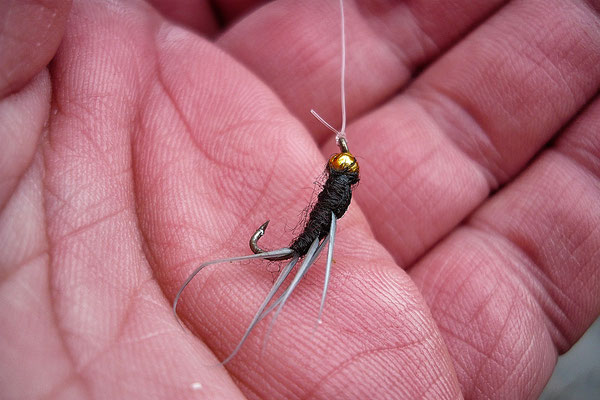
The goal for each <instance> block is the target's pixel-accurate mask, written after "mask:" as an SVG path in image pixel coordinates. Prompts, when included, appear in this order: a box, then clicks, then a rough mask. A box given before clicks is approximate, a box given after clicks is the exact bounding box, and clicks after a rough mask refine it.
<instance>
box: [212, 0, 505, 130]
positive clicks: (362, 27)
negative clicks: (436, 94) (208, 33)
mask: <svg viewBox="0 0 600 400" xmlns="http://www.w3.org/2000/svg"><path fill="white" fill-rule="evenodd" d="M502 3H504V1H502V0H493V1H485V2H477V4H474V2H472V1H466V0H456V1H452V2H451V3H450V2H448V1H429V0H419V1H411V2H380V1H365V2H358V3H354V2H346V5H345V16H346V35H347V64H348V67H347V76H346V77H347V79H346V80H347V85H346V86H347V90H346V95H347V105H348V117H349V118H350V119H352V118H353V117H354V116H357V115H360V114H361V113H363V112H365V111H366V110H369V109H371V108H373V107H375V106H377V105H379V104H381V102H383V101H384V100H385V99H387V98H389V97H390V96H391V95H393V94H394V93H396V92H397V91H398V90H399V89H400V88H401V87H402V86H404V85H405V84H406V82H407V81H408V80H409V79H410V78H411V76H412V74H413V73H415V71H416V70H417V69H418V68H419V67H420V66H422V65H424V64H426V63H427V62H428V61H430V60H432V59H433V58H435V57H436V56H437V55H438V54H439V53H440V52H441V51H443V50H444V49H445V48H447V47H448V46H450V45H451V44H452V43H453V42H454V41H455V40H457V39H458V38H460V37H461V36H462V35H464V34H466V33H467V32H468V31H469V30H470V29H471V28H472V27H473V26H475V25H476V24H477V23H479V22H480V21H481V20H483V19H484V18H485V17H486V16H488V15H489V14H490V13H492V12H493V11H494V10H495V9H497V8H498V7H499V6H500V5H501V4H502ZM449 21H451V23H449ZM218 44H219V45H220V46H221V47H222V48H224V49H225V50H226V51H227V52H229V53H230V54H232V55H233V56H234V57H235V58H236V59H238V60H240V61H241V62H243V63H244V64H245V65H246V66H248V67H249V68H250V69H252V70H253V71H254V72H255V73H256V74H257V75H258V76H259V77H261V78H262V79H263V80H264V81H265V82H267V83H268V84H269V86H270V87H272V88H273V89H274V90H275V91H276V92H277V93H278V94H279V96H280V97H281V98H282V99H283V101H284V103H285V104H286V106H287V107H288V108H289V109H290V110H291V111H292V112H293V113H294V114H295V115H296V116H297V117H298V118H299V119H300V120H301V121H302V122H303V123H304V124H305V126H307V127H309V129H310V131H311V132H313V133H314V134H315V137H316V138H317V140H318V141H320V142H321V141H323V140H324V139H325V138H327V137H329V135H330V133H329V132H328V131H327V129H325V128H324V127H323V126H322V125H321V124H319V123H317V122H315V121H314V119H313V118H312V116H311V115H310V113H309V110H310V109H311V108H313V109H315V110H317V112H318V113H319V114H320V115H322V116H323V117H324V118H325V119H326V120H327V121H329V122H330V123H332V124H334V125H336V126H339V121H340V106H339V104H340V10H339V4H338V2H336V1H329V2H322V1H310V2H306V1H303V2H297V1H278V2H273V3H270V4H269V5H267V6H265V7H262V8H260V9H259V10H257V11H256V12H254V13H253V14H251V15H249V16H248V17H246V18H244V19H243V20H242V21H240V22H239V23H238V24H236V25H235V26H234V27H232V28H231V29H230V30H229V31H227V32H226V33H225V34H224V35H223V36H222V37H221V38H220V39H219V40H218Z"/></svg>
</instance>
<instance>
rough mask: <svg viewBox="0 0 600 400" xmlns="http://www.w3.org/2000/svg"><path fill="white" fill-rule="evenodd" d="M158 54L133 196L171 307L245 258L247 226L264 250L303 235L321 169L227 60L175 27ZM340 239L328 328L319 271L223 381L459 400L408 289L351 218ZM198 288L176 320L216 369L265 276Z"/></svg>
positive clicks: (264, 96) (281, 112)
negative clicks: (303, 214)
mask: <svg viewBox="0 0 600 400" xmlns="http://www.w3.org/2000/svg"><path fill="white" fill-rule="evenodd" d="M157 42H158V44H159V47H158V49H159V51H158V54H159V59H158V72H157V73H156V74H155V76H156V77H157V80H156V81H155V82H153V84H152V85H151V90H150V91H149V92H148V95H147V96H146V98H147V99H149V101H147V102H146V103H145V104H144V105H143V107H141V109H142V110H143V112H142V113H141V114H140V120H141V127H142V128H141V130H140V131H139V134H138V135H136V140H135V143H134V147H133V151H134V153H135V154H136V166H135V170H136V188H137V191H138V192H137V193H138V196H139V197H140V198H143V199H145V202H144V203H142V204H141V205H140V207H139V208H138V213H139V214H138V215H139V217H140V224H141V226H142V227H143V229H144V237H145V238H146V243H147V245H148V249H149V251H150V252H151V254H153V260H154V261H155V263H154V264H153V265H154V268H155V276H156V277H157V279H158V280H159V281H160V282H162V283H163V285H164V286H163V287H164V290H165V292H166V293H169V297H171V298H172V296H174V295H175V293H176V292H177V289H178V287H179V286H180V284H181V283H182V282H183V281H184V279H185V276H186V275H188V274H189V272H190V271H192V270H194V269H195V268H196V267H197V266H198V265H199V264H200V263H201V262H202V261H207V260H209V259H213V258H218V257H227V256H235V255H243V254H247V252H248V251H249V250H248V248H247V246H248V244H247V243H248V238H249V237H250V235H251V233H252V232H254V230H255V228H256V226H255V224H256V225H259V224H260V223H262V222H264V220H266V219H268V217H272V219H271V224H270V228H269V229H270V232H269V235H267V236H268V237H267V238H265V239H264V240H265V244H267V245H268V246H269V248H275V246H276V243H279V245H281V242H283V243H287V242H289V240H290V239H291V237H289V235H285V236H283V235H282V231H283V228H284V226H285V225H286V224H287V225H288V226H289V225H290V224H295V223H296V222H297V218H298V213H299V211H301V210H302V209H304V208H305V207H306V202H307V199H308V198H309V197H310V193H311V188H310V186H309V184H308V182H311V181H312V180H313V179H314V176H315V175H318V174H319V172H320V171H322V170H323V168H324V165H325V160H323V158H322V157H321V155H320V153H319V150H318V149H317V147H316V146H315V145H314V142H313V140H312V138H311V137H310V136H309V134H308V133H307V132H305V131H304V130H303V129H302V128H301V126H299V124H298V123H297V121H296V120H295V119H294V118H292V117H291V116H290V115H289V114H288V113H287V111H286V110H285V108H284V106H283V105H282V104H281V103H280V102H279V101H278V100H277V98H276V96H275V95H274V94H273V93H271V92H270V91H269V90H268V89H267V88H266V87H265V86H264V85H263V84H261V83H260V82H259V81H258V80H256V79H255V78H254V76H253V75H252V74H251V73H250V72H248V71H246V70H244V69H242V68H241V67H240V65H238V64H237V63H235V62H233V60H232V59H231V58H230V57H228V56H226V55H225V54H224V53H222V52H221V51H219V50H217V49H216V48H214V47H212V46H211V45H210V44H208V43H206V42H203V41H199V40H196V39H195V38H193V37H191V36H190V35H189V34H187V33H185V32H182V31H181V30H179V29H176V28H165V29H164V30H162V31H161V32H160V34H159V39H158V40H157ZM182 58H185V59H186V60H187V62H186V63H181V62H179V61H178V60H181V59H182ZM198 110H202V112H198ZM157 182H160V185H158V184H157ZM259 221H260V222H259ZM338 226H339V227H340V232H339V235H338V236H337V240H336V246H339V247H338V249H337V250H336V253H335V254H336V261H337V262H336V267H335V270H336V271H335V272H334V273H332V276H331V280H330V289H329V297H328V299H330V301H329V302H328V307H327V313H328V314H327V323H325V324H323V325H322V326H321V327H320V328H319V331H318V332H317V334H316V336H314V337H313V336H312V335H311V332H312V331H313V327H314V323H315V321H316V318H317V317H318V305H319V299H320V296H321V288H322V287H323V275H322V273H321V274H319V273H317V272H318V271H319V269H318V268H313V269H312V270H311V272H310V273H309V274H307V276H306V278H305V280H303V282H302V284H301V285H299V287H298V291H296V292H294V294H293V295H292V296H291V297H290V299H289V301H288V303H287V304H286V308H285V311H284V312H283V313H282V314H281V316H280V318H279V319H278V321H277V324H276V326H275V328H274V330H273V336H272V337H271V340H270V342H269V343H270V345H269V347H268V348H267V349H266V350H265V353H264V355H263V356H262V357H261V356H260V349H261V343H262V337H263V335H264V334H265V329H266V325H267V324H265V323H263V324H259V325H258V326H257V327H256V328H255V329H254V331H253V334H252V335H250V336H249V338H248V340H247V341H246V343H245V344H244V347H243V348H242V349H241V351H240V352H239V353H238V354H237V356H236V357H235V358H233V360H231V362H230V363H228V364H227V365H226V368H227V369H228V370H229V371H230V373H231V374H232V375H233V376H235V379H236V381H237V382H238V383H239V384H240V386H241V387H242V390H243V391H244V392H246V393H248V394H250V395H252V396H254V397H262V398H304V397H313V398H339V397H342V396H344V397H356V398H360V397H367V396H368V397H369V398H384V397H387V398H398V397H408V398H414V397H422V395H423V393H424V390H426V389H424V388H429V389H430V390H431V393H436V395H435V397H437V398H455V397H457V396H458V392H457V386H456V385H455V382H454V378H453V372H452V370H451V368H450V365H449V364H448V359H447V357H446V355H445V350H444V347H443V343H442V342H440V341H439V337H438V335H437V334H436V331H435V326H433V325H432V324H431V323H430V320H429V317H428V311H427V309H426V308H424V307H423V304H422V303H421V300H420V296H419V294H418V292H417V291H415V290H414V287H413V285H412V284H411V283H410V280H408V279H407V277H406V275H405V274H404V272H403V271H401V270H399V269H398V268H396V267H395V265H394V263H393V262H391V260H390V259H389V257H387V256H386V255H385V253H384V252H382V249H381V248H380V247H378V246H377V245H376V244H375V243H374V242H373V241H372V239H370V238H369V233H368V228H367V227H366V225H365V221H364V219H363V218H362V217H361V216H360V214H359V213H358V212H357V210H356V209H354V210H353V211H352V210H351V211H349V212H348V213H347V216H346V215H345V216H344V218H343V219H342V220H340V222H339V225H338ZM269 240H271V242H270V243H269ZM323 261H324V260H323ZM319 265H320V267H321V268H322V266H323V263H322V262H320V263H319ZM321 271H322V269H321ZM196 279H197V280H196V281H192V282H191V283H190V286H189V288H188V289H187V290H188V291H187V293H184V295H183V296H182V298H181V300H180V302H179V306H178V310H179V315H180V316H181V317H182V319H183V320H184V321H186V323H187V324H188V326H190V327H191V329H192V331H193V332H194V333H195V334H196V335H197V336H198V337H200V338H201V339H202V340H203V341H204V342H205V343H207V344H208V345H209V346H210V347H211V348H212V349H213V350H214V351H215V353H216V354H217V355H218V357H219V359H221V360H223V359H225V358H226V357H227V356H228V355H229V354H230V353H231V351H233V349H234V348H235V346H236V344H237V343H238V342H239V340H240V338H241V337H242V336H243V333H244V331H245V330H246V328H247V324H248V323H250V321H251V320H252V316H253V315H254V314H255V312H256V310H257V309H258V308H259V306H260V304H261V303H262V301H263V296H265V295H266V294H267V293H268V291H269V286H270V285H271V283H272V279H271V275H270V274H269V273H268V272H267V271H266V266H265V265H264V264H260V263H254V262H252V263H247V264H243V265H239V264H231V265H220V266H214V267H213V268H208V269H207V270H204V271H203V272H202V274H199V275H198V277H197V278H196ZM389 299H394V301H389ZM390 321H393V322H390ZM265 322H266V321H265ZM315 365H318V368H315ZM415 368H417V369H418V371H419V372H418V373H415V372H414V371H415Z"/></svg>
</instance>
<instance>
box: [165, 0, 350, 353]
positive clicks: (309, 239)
mask: <svg viewBox="0 0 600 400" xmlns="http://www.w3.org/2000/svg"><path fill="white" fill-rule="evenodd" d="M340 11H341V41H342V57H341V58H342V63H341V64H342V65H341V103H342V104H341V108H342V126H341V129H340V130H339V131H338V130H337V129H335V128H333V127H332V126H331V125H330V124H329V123H327V122H326V121H325V120H324V119H323V118H321V116H319V115H318V114H317V113H316V112H315V111H314V110H311V113H312V114H313V115H314V116H315V117H316V118H317V119H318V120H319V121H320V122H321V123H323V124H324V125H325V126H326V127H327V128H329V129H330V130H332V131H333V132H335V133H336V142H337V144H338V147H339V149H340V152H339V153H337V154H334V155H333V156H331V158H330V159H329V161H328V162H327V165H326V173H327V179H326V181H325V183H324V185H323V188H322V190H321V192H320V193H319V195H318V197H317V202H316V204H315V205H314V207H313V209H312V210H311V212H310V214H309V217H308V221H307V222H306V225H305V227H304V229H303V231H302V233H301V234H300V235H299V236H298V237H297V238H296V239H295V240H294V241H293V242H292V244H291V245H290V246H289V247H283V248H281V249H278V250H272V251H264V250H263V249H261V248H260V247H259V245H258V240H259V239H260V238H261V237H262V236H263V235H264V233H265V230H266V228H267V225H268V223H269V221H267V222H265V223H264V224H263V225H261V226H260V227H259V228H258V229H257V230H256V232H255V233H254V235H252V237H251V239H250V249H251V250H252V251H253V252H254V253H255V254H252V255H248V256H240V257H230V258H223V259H218V260H212V261H208V262H205V263H203V264H201V265H200V266H199V267H197V268H196V269H195V270H194V271H193V272H192V273H191V274H190V275H189V276H188V278H187V279H186V280H185V282H184V283H183V285H182V286H181V288H180V289H179V291H178V292H177V295H176V296H175V299H174V301H173V313H174V314H175V317H176V318H177V303H178V301H179V298H180V297H181V294H182V292H183V290H184V289H185V288H186V286H187V285H188V284H189V283H190V281H191V280H192V279H193V278H194V277H195V276H196V275H197V274H198V273H199V272H200V271H201V270H202V269H203V268H205V267H206V266H209V265H212V264H218V263H225V262H233V261H243V260H250V259H256V258H260V259H265V260H271V261H279V260H289V261H288V263H287V264H286V266H285V267H284V268H283V269H282V270H281V272H280V273H279V276H278V277H277V279H276V281H275V283H274V284H273V287H272V288H271V290H270V291H269V293H268V294H267V296H266V297H265V299H264V301H263V302H262V304H261V305H260V307H259V309H258V311H257V312H256V314H255V315H254V318H253V319H252V321H251V322H250V324H249V325H248V328H247V329H246V332H245V333H244V335H243V336H242V338H241V339H240V341H239V342H238V345H237V346H236V347H235V349H234V350H233V351H232V352H231V354H230V355H229V356H228V357H227V358H226V359H225V360H223V361H222V362H221V364H225V363H227V362H228V361H230V360H231V359H232V358H233V356H235V354H236V353H237V352H238V351H239V349H240V348H241V346H242V344H243V343H244V342H245V341H246V339H247V338H248V336H249V335H250V333H251V332H252V330H253V329H254V327H255V326H256V324H258V323H259V322H260V321H261V320H262V319H263V318H265V317H266V316H267V315H268V314H269V313H270V312H271V311H273V310H275V314H274V315H273V320H272V323H271V324H273V323H274V321H275V320H276V319H277V316H278V315H279V313H280V312H281V309H282V308H283V306H284V305H285V303H286V301H287V300H288V298H289V297H290V295H291V294H292V292H293V291H294V289H295V288H296V287H297V286H298V283H299V282H300V280H301V279H302V277H303V276H304V275H305V274H306V273H307V272H308V270H309V269H310V267H311V266H312V265H314V263H315V261H316V260H317V259H318V257H319V255H320V254H321V252H322V250H323V249H324V247H325V245H327V244H329V246H328V249H327V262H326V266H325V281H324V284H323V294H322V297H321V305H320V308H319V317H318V322H319V323H320V322H321V317H322V314H323V308H324V305H325V299H326V295H327V288H328V285H329V277H330V274H331V263H332V260H333V249H334V242H335V235H336V227H337V220H338V219H339V218H341V217H342V216H343V215H344V213H345V212H346V210H347V209H348V206H349V205H350V201H351V199H352V188H353V186H354V185H356V184H357V183H358V181H359V167H358V162H357V161H356V158H355V157H354V156H353V155H352V153H351V152H350V150H349V149H348V143H347V141H346V102H345V87H344V86H345V84H344V81H345V68H346V43H345V27H344V25H345V22H344V5H343V0H340ZM300 260H302V263H301V264H300V267H298V270H297V271H296V274H295V275H294V277H293V279H292V281H291V282H290V284H289V285H288V286H287V288H285V290H284V291H283V293H282V294H281V295H280V296H279V297H278V298H277V299H276V300H275V301H273V299H274V298H275V295H276V294H277V292H278V291H279V289H280V288H281V287H282V285H283V283H284V281H285V279H286V278H287V277H288V275H289V274H290V272H291V271H292V269H293V268H294V267H295V266H296V264H297V263H298V262H299V261H300ZM177 320H178V321H179V319H177Z"/></svg>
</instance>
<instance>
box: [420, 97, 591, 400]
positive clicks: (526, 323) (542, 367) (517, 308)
mask: <svg viewBox="0 0 600 400" xmlns="http://www.w3.org/2000/svg"><path fill="white" fill-rule="evenodd" d="M599 127H600V100H596V101H595V102H594V104H592V105H591V107H590V108H589V109H588V110H587V111H586V112H585V113H584V114H583V115H582V116H581V117H579V118H578V120H577V121H576V122H575V123H574V124H573V126H572V127H571V128H569V129H568V131H567V133H566V135H565V137H564V138H561V139H560V140H559V141H558V142H557V143H556V145H555V146H553V147H552V148H550V149H549V150H546V151H544V152H543V153H542V155H541V156H540V157H539V158H538V159H537V160H536V161H535V163H534V164H533V165H532V166H531V167H529V168H528V169H527V171H525V172H524V173H523V174H522V176H520V177H519V178H518V179H517V180H516V181H515V182H514V183H512V184H510V185H509V186H508V187H507V188H505V189H503V190H501V191H500V192H499V193H498V194H497V195H495V196H494V197H492V198H491V199H490V200H489V201H488V202H486V204H485V205H484V206H483V207H482V208H481V209H480V210H479V211H478V212H477V213H476V214H475V215H474V216H473V217H472V218H470V220H469V221H468V223H467V224H466V226H464V227H462V228H460V229H459V230H458V231H456V232H455V233H453V234H452V235H451V236H450V237H449V238H447V239H446V240H444V241H443V242H442V243H441V244H440V245H439V246H436V247H435V248H434V250H433V251H432V252H431V254H429V255H428V256H427V257H426V258H425V259H424V260H423V261H421V262H419V263H418V265H417V266H416V267H415V268H414V269H413V270H412V271H411V276H412V277H413V278H414V279H415V281H416V282H417V283H418V285H419V286H420V287H421V288H422V291H423V293H424V296H425V297H426V298H427V301H428V303H429V304H430V306H431V310H432V312H433V314H434V317H435V318H436V320H437V322H438V325H439V327H440V329H441V330H442V332H443V333H444V336H445V338H446V343H447V344H448V347H449V350H450V353H451V354H452V355H453V357H454V359H455V366H456V368H457V373H458V376H459V379H460V381H461V385H462V388H463V392H464V394H465V397H467V398H489V397H491V396H493V397H499V398H515V399H516V398H536V397H537V396H538V395H539V394H540V392H541V391H542V389H543V387H544V385H545V383H546V381H547V380H548V379H549V377H550V375H551V373H552V369H553V367H554V364H555V361H556V351H557V350H558V351H559V352H564V351H566V350H567V349H568V348H569V347H570V346H571V345H572V344H573V343H574V342H575V341H576V340H577V339H578V338H579V337H580V336H581V335H582V334H583V332H584V331H585V330H586V329H587V328H588V327H589V325H590V324H591V323H592V322H593V321H594V320H595V319H596V318H597V317H598V315H599V314H600V298H599V297H598V293H599V291H600V269H599V268H598V265H600V257H599V253H598V249H599V248H600V231H599V230H598V226H599V225H600V201H599V200H598V199H600V179H599V178H600V136H598V133H597V132H598V128H599Z"/></svg>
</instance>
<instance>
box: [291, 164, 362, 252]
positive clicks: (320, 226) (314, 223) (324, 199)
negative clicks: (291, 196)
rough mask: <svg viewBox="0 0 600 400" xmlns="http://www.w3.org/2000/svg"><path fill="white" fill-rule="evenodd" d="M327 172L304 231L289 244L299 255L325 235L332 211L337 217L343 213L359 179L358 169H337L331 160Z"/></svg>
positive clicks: (348, 204)
mask: <svg viewBox="0 0 600 400" xmlns="http://www.w3.org/2000/svg"><path fill="white" fill-rule="evenodd" d="M327 172H328V174H329V176H328V177H327V180H326V181H325V184H324V185H323V190H321V193H319V196H318V197H317V203H316V204H315V206H314V208H313V209H312V211H311V212H310V215H309V217H308V221H307V222H306V225H305V227H304V231H303V232H302V233H301V234H300V236H298V237H297V238H296V240H294V241H293V243H292V244H291V245H290V249H292V250H294V252H295V253H296V254H297V255H299V256H303V255H305V254H306V252H307V251H308V249H309V248H310V245H311V244H312V242H313V241H314V240H315V239H317V238H318V239H319V240H321V239H323V238H324V237H325V236H327V234H328V233H329V228H330V226H331V213H332V212H333V213H334V214H335V216H336V218H338V219H339V218H341V217H342V215H344V213H345V212H346V210H348V206H350V201H351V200H352V187H353V186H354V185H356V184H357V183H358V181H359V177H358V171H356V172H353V171H350V170H349V169H347V168H345V169H342V170H339V169H336V168H335V167H333V166H332V165H331V162H330V163H328V164H327Z"/></svg>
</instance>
